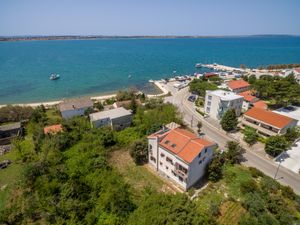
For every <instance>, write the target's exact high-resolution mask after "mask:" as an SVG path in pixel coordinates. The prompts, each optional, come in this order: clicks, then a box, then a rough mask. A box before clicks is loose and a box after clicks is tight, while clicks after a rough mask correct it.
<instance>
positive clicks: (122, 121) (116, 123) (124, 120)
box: [111, 115, 132, 130]
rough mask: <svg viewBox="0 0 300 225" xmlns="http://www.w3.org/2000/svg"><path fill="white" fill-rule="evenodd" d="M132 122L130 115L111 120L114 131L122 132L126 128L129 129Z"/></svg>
mask: <svg viewBox="0 0 300 225" xmlns="http://www.w3.org/2000/svg"><path fill="white" fill-rule="evenodd" d="M131 122H132V115H126V116H122V117H119V118H115V119H112V120H111V123H112V126H113V129H114V130H122V129H124V128H126V127H130V125H131Z"/></svg>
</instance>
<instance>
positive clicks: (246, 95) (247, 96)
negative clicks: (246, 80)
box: [239, 91, 256, 102]
mask: <svg viewBox="0 0 300 225" xmlns="http://www.w3.org/2000/svg"><path fill="white" fill-rule="evenodd" d="M239 95H240V96H243V97H244V100H245V101H247V102H252V101H253V100H255V99H256V97H255V96H253V95H252V92H251V91H244V92H241V93H239Z"/></svg>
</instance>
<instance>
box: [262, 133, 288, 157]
mask: <svg viewBox="0 0 300 225" xmlns="http://www.w3.org/2000/svg"><path fill="white" fill-rule="evenodd" d="M288 147H289V144H288V142H287V141H286V139H285V137H284V136H279V135H276V136H271V137H268V139H267V141H266V145H265V151H266V153H268V154H269V155H271V156H273V157H276V156H278V155H279V154H280V153H282V152H283V151H286V150H287V148H288Z"/></svg>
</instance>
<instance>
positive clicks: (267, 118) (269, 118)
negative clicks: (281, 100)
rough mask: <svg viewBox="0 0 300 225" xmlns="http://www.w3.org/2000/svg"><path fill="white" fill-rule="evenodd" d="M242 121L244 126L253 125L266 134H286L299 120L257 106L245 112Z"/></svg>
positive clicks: (259, 131)
mask: <svg viewBox="0 0 300 225" xmlns="http://www.w3.org/2000/svg"><path fill="white" fill-rule="evenodd" d="M241 122H242V125H243V126H249V127H252V128H254V129H256V131H257V133H260V134H263V135H265V136H273V135H280V134H285V133H286V131H287V129H288V128H293V127H295V126H296V125H297V120H295V119H293V118H290V117H287V116H284V115H280V114H278V113H274V112H272V111H268V110H265V109H261V108H256V107H253V108H251V109H249V110H248V111H247V112H246V113H244V115H243V118H242V121H241Z"/></svg>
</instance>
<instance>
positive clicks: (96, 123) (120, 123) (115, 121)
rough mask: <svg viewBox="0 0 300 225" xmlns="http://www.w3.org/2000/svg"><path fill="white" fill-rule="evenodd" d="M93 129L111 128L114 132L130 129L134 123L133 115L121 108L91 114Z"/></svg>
mask: <svg viewBox="0 0 300 225" xmlns="http://www.w3.org/2000/svg"><path fill="white" fill-rule="evenodd" d="M90 121H91V125H92V127H95V128H97V127H103V126H110V127H111V128H112V129H113V130H122V129H124V128H126V127H129V126H130V125H131V122H132V113H131V112H130V111H129V110H126V109H124V108H123V107H119V108H116V109H111V110H107V111H102V112H97V113H92V114H90Z"/></svg>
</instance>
